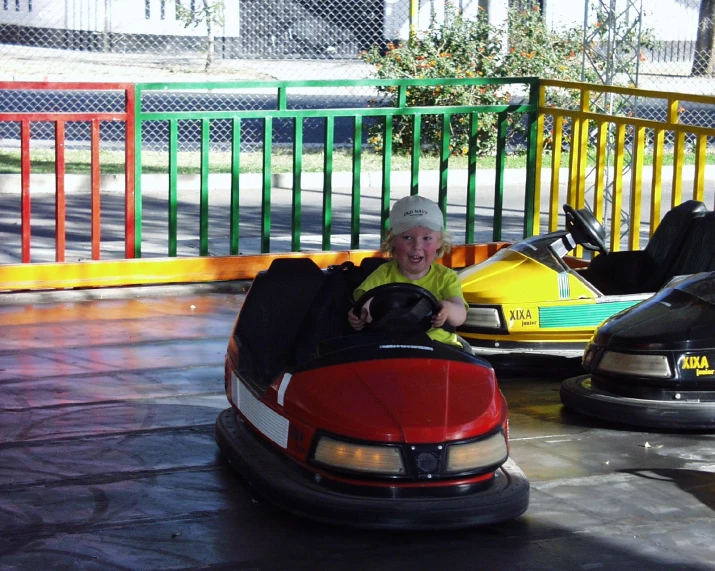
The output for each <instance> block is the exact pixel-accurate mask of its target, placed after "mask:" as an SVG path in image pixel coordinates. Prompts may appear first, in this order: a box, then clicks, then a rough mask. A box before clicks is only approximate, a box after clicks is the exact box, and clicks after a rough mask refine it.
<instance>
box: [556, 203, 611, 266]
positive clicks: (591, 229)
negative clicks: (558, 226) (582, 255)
mask: <svg viewBox="0 0 715 571" xmlns="http://www.w3.org/2000/svg"><path fill="white" fill-rule="evenodd" d="M563 209H564V214H566V230H568V231H569V233H570V234H571V235H572V236H573V237H574V240H576V243H577V244H580V245H581V246H583V247H584V248H586V249H587V250H591V251H595V252H600V253H601V254H606V253H608V248H606V231H605V230H604V229H603V226H602V225H601V223H600V222H599V221H598V220H597V219H596V217H595V216H594V215H593V213H592V212H591V211H590V210H589V209H588V208H580V209H578V210H576V209H575V208H574V207H573V206H571V205H570V204H564V205H563Z"/></svg>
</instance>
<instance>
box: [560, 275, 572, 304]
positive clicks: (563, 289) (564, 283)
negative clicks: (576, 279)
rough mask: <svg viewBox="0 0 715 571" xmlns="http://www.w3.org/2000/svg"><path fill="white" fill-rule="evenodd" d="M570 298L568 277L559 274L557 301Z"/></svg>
mask: <svg viewBox="0 0 715 571" xmlns="http://www.w3.org/2000/svg"><path fill="white" fill-rule="evenodd" d="M570 297H571V285H570V284H569V275H568V274H566V273H562V274H559V299H569V298H570Z"/></svg>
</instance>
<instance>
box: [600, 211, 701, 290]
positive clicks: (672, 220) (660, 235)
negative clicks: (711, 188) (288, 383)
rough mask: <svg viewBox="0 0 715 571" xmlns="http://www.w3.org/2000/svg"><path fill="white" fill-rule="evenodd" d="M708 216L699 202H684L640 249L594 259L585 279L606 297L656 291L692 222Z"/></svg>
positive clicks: (667, 217) (668, 215) (677, 255)
mask: <svg viewBox="0 0 715 571" xmlns="http://www.w3.org/2000/svg"><path fill="white" fill-rule="evenodd" d="M706 213H707V208H706V207H705V205H704V204H703V203H702V202H698V201H696V200H687V201H685V202H683V203H682V204H679V205H678V206H676V207H675V208H673V209H672V210H670V211H669V212H667V213H666V214H665V216H663V219H662V220H661V222H660V224H659V225H658V227H657V228H656V229H655V232H653V236H651V238H650V240H649V241H648V244H646V247H645V249H643V250H633V251H624V252H610V253H608V254H605V255H603V254H601V255H599V256H596V257H595V258H594V259H593V260H592V261H591V264H590V265H589V268H588V271H587V273H586V278H587V279H588V280H589V281H590V282H591V284H593V285H594V286H595V287H596V288H597V289H599V290H600V291H601V292H602V293H604V294H606V295H622V294H633V293H646V292H652V291H656V290H658V289H659V288H660V287H661V286H662V285H663V284H664V283H665V281H666V280H667V279H669V278H668V275H669V273H670V272H671V268H672V266H673V264H674V263H675V261H676V260H677V259H678V257H679V256H680V253H681V250H682V248H683V244H684V242H685V240H686V238H687V236H688V232H689V229H690V227H691V225H692V224H693V221H695V220H697V219H699V218H700V217H702V216H703V215H705V214H706Z"/></svg>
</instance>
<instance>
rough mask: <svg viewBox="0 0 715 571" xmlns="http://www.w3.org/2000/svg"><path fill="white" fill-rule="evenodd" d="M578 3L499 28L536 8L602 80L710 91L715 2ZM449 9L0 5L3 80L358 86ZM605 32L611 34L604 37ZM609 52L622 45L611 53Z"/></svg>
mask: <svg viewBox="0 0 715 571" xmlns="http://www.w3.org/2000/svg"><path fill="white" fill-rule="evenodd" d="M454 3H455V2H453V4H454ZM456 3H457V4H459V6H460V7H461V8H462V9H464V11H465V13H466V14H467V15H469V14H470V11H471V13H474V11H475V10H477V8H476V4H477V3H476V2H470V1H467V0H457V2H456ZM573 4H574V3H573V1H570V2H568V1H567V0H540V1H539V0H498V1H497V0H492V1H491V2H490V3H489V5H490V11H493V12H494V21H495V24H497V25H498V24H500V23H501V24H503V16H504V15H505V14H506V9H507V8H524V9H527V8H531V7H533V6H535V5H537V6H538V7H539V8H540V9H541V10H542V12H543V14H544V18H545V19H546V21H547V23H548V25H550V26H552V27H558V26H583V30H584V43H587V42H601V43H602V44H603V46H604V49H603V50H601V52H600V53H601V55H602V56H603V58H604V59H603V60H602V61H599V62H589V61H584V66H589V65H593V66H601V68H602V70H603V71H604V73H602V74H601V75H602V79H603V81H604V82H611V81H621V82H626V83H627V84H633V85H636V86H638V87H643V88H646V89H657V90H669V91H684V92H688V93H702V94H712V93H714V92H715V76H714V75H712V74H713V72H714V71H715V64H714V63H712V62H710V60H709V59H708V58H707V57H704V56H705V54H706V52H707V48H708V47H709V49H710V51H712V49H713V45H712V44H713V42H712V35H713V30H712V26H713V20H712V18H713V17H714V16H715V14H713V13H712V12H713V11H714V10H715V7H714V6H715V2H713V1H712V0H702V5H703V6H705V8H706V9H703V10H701V0H647V1H646V0H583V8H580V7H578V6H575V5H573ZM577 4H578V2H577ZM708 6H709V11H708V9H707V7H708ZM443 10H444V3H443V2H442V1H440V0H429V1H428V0H350V1H346V0H271V1H270V2H268V1H266V0H0V80H16V81H27V80H34V81H37V80H39V81H112V82H118V81H127V82H149V81H151V82H166V81H198V82H202V81H236V80H273V79H280V80H292V79H360V78H365V77H370V76H371V75H372V74H373V72H374V70H373V69H372V68H371V66H369V65H368V64H366V63H365V62H363V61H362V60H360V59H359V57H358V56H359V53H360V52H361V50H365V49H368V48H370V47H371V46H373V45H379V46H382V45H386V44H387V43H388V42H390V41H393V40H398V39H400V38H402V39H404V38H407V37H408V35H409V33H410V29H411V25H412V24H413V25H414V27H415V29H418V30H419V29H423V28H425V27H426V26H427V25H428V24H429V20H430V18H431V17H437V18H439V14H440V11H442V12H443ZM411 14H412V19H413V20H414V21H411V17H410V15H411ZM565 15H567V16H565ZM604 25H605V26H606V27H607V28H608V30H609V31H608V34H607V35H604V34H603V33H600V36H599V35H598V33H599V31H600V32H602V31H603V30H604V29H605V28H604V27H603V26H604ZM708 34H709V36H708ZM708 38H709V42H710V43H709V44H707V41H708ZM619 42H620V43H619ZM613 46H616V47H617V48H618V49H615V50H612V49H611V48H613ZM624 47H627V48H628V49H622V48H624ZM609 50H611V51H609ZM617 58H626V59H628V58H630V60H631V61H630V62H628V63H629V64H630V67H629V69H630V70H631V71H630V72H629V73H630V75H629V76H628V77H624V76H623V74H621V76H620V77H619V76H618V74H617V73H616V72H617V69H616V68H613V70H614V72H613V74H610V75H609V73H608V69H609V68H608V66H609V65H612V63H613V61H614V59H617ZM604 62H605V63H604ZM604 66H605V67H604ZM616 67H617V66H616ZM573 79H575V80H579V79H580V78H573ZM373 96H374V93H372V92H371V91H369V90H365V89H356V90H354V91H352V92H347V93H346V92H345V90H343V91H340V92H338V91H335V92H322V93H320V94H311V96H306V97H304V98H303V99H302V100H301V101H302V103H300V104H303V105H306V106H309V105H311V104H312V103H311V97H312V98H313V101H315V98H320V101H321V104H322V105H326V104H327V105H331V106H338V107H340V106H346V107H348V106H356V105H359V106H364V105H366V104H367V102H368V100H369V99H370V98H371V97H373ZM152 97H153V99H151V100H147V101H145V102H143V104H144V106H145V109H147V108H150V109H154V110H157V111H167V110H180V109H191V110H195V109H199V108H201V109H205V110H211V109H229V108H236V109H260V108H263V107H265V106H266V105H270V104H271V102H269V101H267V100H266V98H265V96H263V95H261V94H260V93H251V92H240V93H239V92H234V93H231V94H225V95H207V94H197V93H191V92H185V93H183V94H178V95H172V96H171V97H162V96H161V95H153V96H152ZM118 104H121V102H113V101H111V97H110V99H107V97H106V96H103V95H101V94H100V95H96V94H93V95H92V96H89V95H88V94H82V93H77V94H75V95H66V94H58V93H55V92H47V93H42V92H37V91H22V90H17V91H5V92H0V111H10V110H23V111H28V110H41V109H46V108H52V109H53V110H58V109H63V110H66V111H68V112H82V111H86V110H94V109H96V108H99V107H102V108H105V109H106V108H107V107H110V108H111V107H112V106H116V105H118ZM637 112H638V113H639V114H641V115H642V116H644V117H646V118H657V117H658V116H662V115H663V113H665V110H664V109H661V108H653V107H651V108H648V109H639V110H637ZM680 120H681V121H682V122H692V124H704V123H705V124H711V123H712V122H713V111H712V110H711V109H707V108H703V107H702V106H700V107H699V106H692V108H688V109H685V110H684V112H683V113H682V114H681V116H680ZM211 127H212V128H211V131H212V135H211V141H212V144H214V143H215V144H216V145H218V146H219V147H220V145H221V144H222V143H223V142H225V141H228V140H230V132H229V126H228V123H227V122H220V121H217V122H214V123H212V126H211ZM246 128H247V129H248V132H247V133H248V136H247V137H245V140H246V141H250V140H251V136H250V135H251V130H252V129H254V128H253V127H251V126H250V125H248V126H247V127H246ZM304 128H305V131H306V137H307V139H308V140H309V139H310V136H311V135H310V134H311V132H315V133H317V132H318V131H319V130H321V129H322V123H321V121H319V120H311V121H308V122H307V123H306V125H305V126H304ZM180 129H181V137H180V142H181V143H180V144H181V149H182V150H184V151H192V150H195V149H196V144H197V141H198V140H199V137H198V135H197V129H198V127H197V126H196V125H195V124H193V123H191V122H185V124H182V125H181V126H180ZM51 130H52V127H51V126H40V125H38V126H37V127H36V128H33V132H32V138H33V141H35V140H38V141H46V140H49V139H51V136H52V133H51V132H50V131H51ZM254 130H255V129H254ZM18 131H19V125H18V124H15V123H8V122H5V123H0V145H1V146H5V147H7V146H12V145H13V144H14V142H15V141H17V139H18V135H17V134H18ZM86 131H87V126H85V125H82V124H75V125H71V126H70V128H69V129H68V133H67V139H68V145H69V147H70V148H71V147H72V145H76V146H82V145H86V144H87V139H86V138H85V134H86ZM257 132H258V131H257V130H256V133H257ZM288 132H290V130H289V129H283V128H280V126H279V127H278V128H276V129H275V130H274V133H275V135H274V136H275V137H276V138H277V140H275V143H276V144H278V145H280V144H281V143H284V144H286V145H287V144H289V143H290V140H289V139H288V138H287V136H286V135H285V133H288ZM148 135H149V136H148V137H147V145H148V146H147V147H145V148H146V149H148V150H162V149H164V148H165V143H164V142H163V136H160V135H162V134H160V133H157V134H156V135H157V136H152V135H153V134H152V133H149V134H148ZM122 138H123V126H122V125H113V124H106V125H104V124H103V125H102V144H103V145H104V146H105V148H112V145H118V144H120V143H119V142H120V141H121V140H122ZM336 142H337V143H338V144H340V143H341V141H336ZM342 143H346V144H347V143H349V141H342ZM33 144H34V143H33ZM48 144H49V143H48Z"/></svg>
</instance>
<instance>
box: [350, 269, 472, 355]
mask: <svg viewBox="0 0 715 571" xmlns="http://www.w3.org/2000/svg"><path fill="white" fill-rule="evenodd" d="M393 283H405V284H414V285H418V286H420V287H423V288H424V289H426V290H427V291H429V292H431V293H432V295H434V296H435V297H436V298H437V300H438V301H444V300H445V299H449V298H452V297H459V298H461V299H462V301H464V295H463V294H462V287H461V286H460V285H459V280H458V278H457V273H456V272H455V271H454V270H452V269H450V268H448V267H446V266H443V265H442V264H432V265H431V266H430V270H429V272H427V275H426V276H424V277H422V278H420V279H418V280H411V279H409V278H408V277H406V276H404V275H403V274H402V273H401V272H400V270H399V268H398V267H397V262H396V261H395V260H391V261H389V262H386V263H384V264H382V265H381V266H379V267H378V268H377V269H376V270H375V271H374V272H372V273H371V274H370V275H369V276H368V277H367V279H365V281H364V282H362V283H361V284H360V285H359V286H358V287H357V289H356V290H355V292H354V294H353V296H354V298H355V300H356V301H357V300H358V299H360V297H361V296H362V295H363V294H364V293H365V292H368V291H370V290H371V289H374V288H376V287H377V286H381V285H384V284H393ZM464 307H465V308H466V309H469V306H468V305H467V302H466V301H465V302H464ZM427 335H429V337H430V339H433V340H435V341H439V342H441V343H447V344H449V345H457V346H459V347H461V344H460V342H459V341H458V339H457V335H456V334H455V333H451V332H450V331H446V330H444V329H442V328H441V327H433V328H432V329H430V330H429V331H428V332H427Z"/></svg>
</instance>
